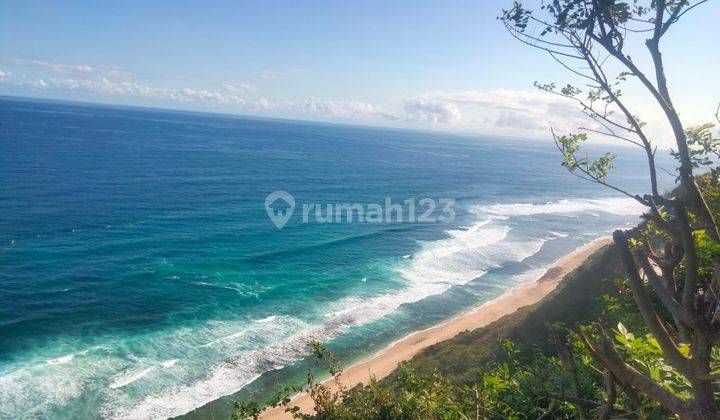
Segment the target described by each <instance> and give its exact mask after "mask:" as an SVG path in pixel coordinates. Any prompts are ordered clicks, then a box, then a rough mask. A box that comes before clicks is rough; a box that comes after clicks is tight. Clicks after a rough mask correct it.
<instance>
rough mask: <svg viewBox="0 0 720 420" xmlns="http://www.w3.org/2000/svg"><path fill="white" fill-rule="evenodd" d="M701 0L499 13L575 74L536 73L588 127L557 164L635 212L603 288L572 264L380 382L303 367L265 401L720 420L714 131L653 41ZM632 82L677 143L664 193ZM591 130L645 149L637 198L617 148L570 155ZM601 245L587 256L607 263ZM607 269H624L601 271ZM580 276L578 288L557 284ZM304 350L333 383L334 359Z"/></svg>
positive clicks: (371, 415) (379, 411)
mask: <svg viewBox="0 0 720 420" xmlns="http://www.w3.org/2000/svg"><path fill="white" fill-rule="evenodd" d="M702 3H704V1H698V2H695V3H693V4H691V3H690V2H689V1H687V0H661V1H657V0H653V1H650V2H641V1H639V0H633V1H630V2H623V1H615V0H552V1H548V2H544V3H543V4H542V7H540V10H539V12H533V11H531V10H527V9H526V8H525V7H524V6H523V5H522V4H521V3H519V2H515V3H514V5H513V7H512V8H511V9H510V10H506V11H503V14H502V16H501V17H500V19H501V21H502V22H503V23H504V25H505V27H506V29H507V30H508V31H509V32H510V34H511V35H513V36H514V37H516V38H517V39H518V40H520V41H521V42H524V43H526V44H528V45H530V46H532V47H535V48H538V49H541V50H543V51H546V52H547V53H549V54H550V55H551V56H552V57H553V58H554V59H555V60H556V61H558V62H560V63H561V64H562V65H563V66H564V68H566V69H567V70H568V71H569V72H570V74H571V75H572V76H573V77H576V78H579V79H581V80H582V82H583V85H582V86H583V87H582V88H580V87H576V86H574V85H573V84H565V85H564V87H562V88H559V89H558V88H557V86H556V84H554V83H549V84H542V83H536V86H537V87H538V88H540V89H541V90H544V91H546V92H549V93H552V94H556V95H559V96H562V97H564V98H566V99H568V100H571V101H574V102H576V103H577V104H578V105H579V108H580V110H581V111H582V112H583V113H584V114H585V115H587V116H588V117H589V119H590V120H591V121H592V122H593V124H591V125H589V126H588V127H581V128H579V129H578V130H579V131H578V132H576V133H568V134H556V133H555V132H553V137H554V140H555V144H556V145H557V147H558V150H559V152H560V154H561V156H562V159H561V164H562V165H563V166H564V167H565V168H567V169H568V171H570V172H571V173H572V174H574V175H576V176H578V177H580V178H582V179H584V180H587V181H590V182H594V183H597V184H600V185H603V186H605V187H607V188H611V189H613V190H615V191H617V192H619V193H622V194H625V195H627V196H629V197H631V198H633V199H635V200H637V201H638V202H640V203H641V204H642V205H644V206H645V207H646V208H647V210H646V213H645V215H644V216H643V217H644V221H643V223H641V225H640V226H638V227H637V228H636V229H634V230H632V231H621V230H618V231H616V232H614V234H613V238H614V243H615V244H614V250H613V251H612V255H613V256H612V258H613V261H615V264H610V265H608V264H607V263H604V264H597V263H595V264H594V265H593V261H590V263H589V264H590V266H591V268H592V270H596V277H595V280H598V279H601V278H613V277H615V280H614V283H613V285H612V286H613V287H609V286H608V285H609V283H607V282H605V283H602V282H587V281H586V282H578V281H577V279H578V278H582V277H583V276H579V275H578V273H577V272H576V273H574V274H573V275H572V276H570V277H573V278H575V279H576V281H572V279H571V280H570V281H568V280H567V279H566V281H565V283H564V286H563V288H562V289H561V290H559V291H558V292H557V293H556V294H554V295H553V296H552V297H551V298H550V299H548V300H546V301H545V302H542V303H541V304H539V305H536V306H535V307H533V308H528V309H526V310H523V311H520V312H519V313H518V314H514V315H513V316H511V317H507V318H506V319H503V320H501V321H499V322H498V323H495V324H494V325H491V326H489V327H487V328H483V329H482V330H478V331H473V332H468V333H466V334H462V335H460V336H458V337H457V338H455V339H453V340H450V341H449V342H448V343H442V344H440V345H438V346H434V347H432V348H430V349H429V350H428V351H426V352H425V353H423V354H422V355H420V356H418V357H416V359H414V360H413V361H412V362H410V363H406V364H401V365H400V366H399V368H398V370H397V372H396V373H395V374H393V375H392V376H391V377H390V378H388V379H387V380H384V381H382V382H379V381H373V382H372V383H370V384H369V385H367V386H365V387H358V388H356V389H351V390H348V389H344V388H343V387H342V386H341V384H339V383H338V384H337V391H332V390H331V389H330V388H328V387H327V386H324V385H322V384H318V383H317V382H316V381H315V380H314V376H313V374H312V373H309V374H308V380H307V382H306V384H304V385H303V386H300V387H291V388H288V389H286V390H284V391H283V392H281V393H279V394H278V396H277V398H275V399H274V400H273V401H271V402H270V405H286V404H288V403H289V399H288V396H289V395H291V394H293V393H295V392H299V391H305V392H308V393H309V394H310V395H311V397H312V399H313V401H314V403H315V412H314V413H300V412H299V409H298V408H297V407H290V408H288V410H289V411H290V412H291V413H293V414H294V415H295V416H296V417H299V418H318V419H326V418H327V419H331V418H332V419H337V418H340V419H389V418H392V419H395V418H398V419H404V418H407V419H415V418H438V419H470V418H474V419H479V418H498V419H503V418H513V419H516V418H518V419H519V418H567V417H579V418H582V419H589V418H598V419H609V418H668V417H673V416H676V417H680V418H687V419H706V418H707V419H715V418H720V408H719V403H720V386H719V385H720V384H719V382H718V381H720V347H718V343H719V342H720V230H719V226H718V223H717V220H718V218H719V217H720V193H719V192H718V191H719V189H718V182H719V180H718V177H719V175H720V167H718V160H719V159H720V139H718V138H717V135H716V133H715V132H714V131H713V130H714V126H713V125H712V124H704V125H701V126H698V127H690V128H687V127H684V126H683V124H682V121H681V119H680V117H679V115H678V112H677V111H676V110H675V108H674V106H673V102H672V98H671V95H670V92H669V89H668V82H667V78H666V75H665V74H664V70H663V69H664V65H663V58H662V54H661V52H660V43H661V40H662V38H663V36H665V35H666V34H667V33H668V31H670V29H671V28H672V26H673V25H675V24H676V23H678V22H680V21H681V20H682V17H683V16H684V15H685V14H686V13H687V12H689V11H690V10H692V9H694V8H695V7H696V6H699V5H701V4H702ZM630 36H643V37H648V38H647V39H646V40H645V46H646V47H647V52H648V53H649V59H650V62H651V65H652V69H651V70H650V73H646V72H645V71H643V70H642V69H641V68H640V67H639V66H638V64H637V63H636V62H635V61H633V58H632V57H636V56H638V55H639V53H638V52H633V53H632V54H630V52H629V51H627V49H628V45H637V43H634V42H627V41H628V38H629V37H630ZM648 74H651V75H650V76H649V75H648ZM630 82H633V83H636V84H638V85H639V86H640V88H642V89H644V90H645V92H646V93H648V94H649V96H650V97H651V98H652V99H653V101H654V105H655V106H657V107H658V109H660V110H661V111H662V114H663V115H664V116H665V118H666V123H667V125H668V126H669V127H670V129H671V134H672V137H673V138H674V140H675V146H676V150H674V151H673V152H672V153H673V156H675V158H676V159H677V161H678V164H679V167H678V171H677V172H678V177H677V179H678V184H679V185H678V187H677V188H676V189H675V190H674V191H673V192H672V193H670V194H664V195H663V194H661V193H660V192H659V189H658V181H657V169H658V168H656V165H655V153H656V150H657V147H656V145H655V144H653V142H652V140H651V137H650V136H649V135H648V134H647V125H646V124H645V123H644V122H643V121H642V120H641V118H640V117H639V116H638V115H637V114H636V113H635V112H633V110H632V108H631V106H630V105H629V104H628V103H627V102H626V101H625V99H624V97H623V91H622V89H621V86H622V85H623V84H625V83H630ZM716 118H717V119H718V121H719V122H720V117H718V115H717V113H716ZM588 134H593V135H602V136H606V137H608V138H611V139H615V140H617V141H620V142H624V143H628V144H630V145H632V146H634V147H638V148H640V149H641V150H643V152H644V153H645V155H646V156H647V164H648V169H649V171H648V173H649V179H648V181H649V193H648V194H644V195H637V194H633V193H630V192H628V191H624V190H623V189H621V188H619V187H618V186H616V185H614V184H613V183H612V167H613V159H614V155H612V154H609V153H607V154H602V155H601V156H599V157H597V158H594V159H593V158H590V157H588V156H587V155H583V154H582V144H583V142H585V141H586V140H587V139H588ZM696 171H697V172H703V173H705V174H704V175H702V176H696V174H695V172H696ZM609 252H610V251H607V250H606V251H604V253H603V254H602V255H600V256H596V257H595V258H599V259H604V258H611V257H610V256H609V255H610V254H609ZM618 266H619V267H621V268H622V270H621V273H612V271H613V270H612V269H609V268H608V267H618ZM587 267H588V266H587V265H586V269H587ZM618 274H619V276H618ZM585 278H586V279H587V276H585ZM578 285H582V287H584V288H586V289H582V290H581V291H577V290H576V291H575V293H573V294H570V293H569V290H571V289H568V288H573V287H578ZM603 287H608V289H607V290H603ZM598 296H600V297H599V298H597V299H596V301H595V304H589V301H588V300H587V299H590V300H592V299H593V298H596V297H598ZM573 298H578V301H577V302H573V301H572V299H573ZM541 324H542V325H541ZM311 345H312V346H313V349H314V351H315V355H316V357H317V360H318V362H319V363H321V364H322V365H323V366H325V367H327V368H328V369H329V370H330V372H331V375H333V376H335V377H336V378H337V374H338V372H339V370H338V367H337V365H336V362H335V361H334V359H333V358H332V356H331V355H328V354H327V352H326V351H325V349H324V348H323V347H322V345H321V344H319V343H311ZM260 409H261V407H260V406H258V405H256V404H244V403H238V404H237V406H236V414H235V417H236V418H247V417H256V416H257V415H258V414H259V413H260Z"/></svg>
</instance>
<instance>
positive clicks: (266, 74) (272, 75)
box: [260, 69, 284, 80]
mask: <svg viewBox="0 0 720 420" xmlns="http://www.w3.org/2000/svg"><path fill="white" fill-rule="evenodd" d="M283 74H284V73H283V72H282V71H280V70H272V69H267V70H263V71H261V72H260V77H261V78H263V79H266V80H272V79H276V78H278V77H280V76H282V75H283Z"/></svg>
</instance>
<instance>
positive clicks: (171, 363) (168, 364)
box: [160, 359, 178, 369]
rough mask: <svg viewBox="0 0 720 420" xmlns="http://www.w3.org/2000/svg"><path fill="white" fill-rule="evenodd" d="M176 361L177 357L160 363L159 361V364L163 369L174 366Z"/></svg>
mask: <svg viewBox="0 0 720 420" xmlns="http://www.w3.org/2000/svg"><path fill="white" fill-rule="evenodd" d="M177 362H178V359H172V360H166V361H164V362H162V363H160V366H162V367H164V368H165V369H168V368H171V367H173V366H175V365H176V364H177Z"/></svg>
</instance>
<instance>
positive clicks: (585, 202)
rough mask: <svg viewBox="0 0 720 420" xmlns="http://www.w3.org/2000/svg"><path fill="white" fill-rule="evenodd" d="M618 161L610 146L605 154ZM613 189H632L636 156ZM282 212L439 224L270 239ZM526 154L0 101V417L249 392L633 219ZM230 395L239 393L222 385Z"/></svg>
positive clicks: (124, 414)
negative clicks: (441, 204)
mask: <svg viewBox="0 0 720 420" xmlns="http://www.w3.org/2000/svg"><path fill="white" fill-rule="evenodd" d="M624 154H625V155H627V152H625V153H624ZM617 166H618V170H617V171H616V174H615V175H614V178H613V182H616V183H617V184H619V185H622V186H623V187H625V188H628V189H629V190H632V191H637V192H642V191H644V190H645V189H646V186H645V185H644V184H643V183H642V182H643V178H642V176H643V169H644V167H643V165H642V156H639V155H638V156H636V155H634V154H629V155H627V156H625V157H624V159H622V160H620V161H618V163H617ZM275 190H285V191H288V192H290V193H292V194H293V196H294V197H295V199H296V201H297V203H298V205H300V204H301V203H323V204H329V203H376V204H382V203H384V200H385V199H386V197H390V198H391V199H392V200H394V201H395V202H403V200H406V199H409V198H417V199H420V198H424V197H430V198H444V197H449V198H454V199H455V200H456V201H455V206H454V209H455V211H456V215H457V216H456V217H455V219H454V220H453V221H451V222H445V223H394V222H391V223H381V224H377V223H347V222H345V223H314V222H311V223H302V217H301V214H300V212H298V211H296V212H295V213H293V216H292V218H291V219H290V221H289V222H288V224H287V225H286V226H285V227H284V228H283V229H282V230H280V229H277V228H276V227H275V226H274V225H273V224H272V223H271V222H270V220H269V219H268V215H267V214H266V210H265V207H264V200H265V197H266V196H267V195H268V194H269V193H270V192H272V191H275ZM639 211H640V209H639V208H638V206H637V205H635V204H634V203H633V202H632V201H631V200H629V199H626V198H623V197H618V196H613V195H610V194H609V192H608V191H606V190H603V189H600V188H597V187H595V186H592V185H590V184H587V183H584V182H582V181H580V180H578V179H577V178H574V177H572V176H570V175H568V174H567V173H566V172H565V171H564V170H563V169H562V168H561V167H560V165H559V159H558V156H557V153H556V151H555V150H554V148H553V147H552V146H551V145H550V144H549V143H548V144H544V143H538V142H531V141H521V140H502V139H493V138H484V137H470V136H453V135H446V134H438V133H423V132H410V131H398V130H387V129H375V128H362V127H351V126H337V125H326V124H315V123H303V122H292V121H279V120H262V119H249V118H239V117H229V116H219V115H206V114H197V113H185V112H171V111H157V110H144V109H132V108H118V107H102V106H90V105H79V104H68V103H43V102H37V101H25V100H16V99H10V98H5V99H0V287H1V292H0V303H1V305H0V417H2V418H4V417H18V416H20V417H22V416H26V417H40V418H99V417H107V418H143V419H145V418H165V417H169V416H175V415H180V414H183V413H186V412H188V411H190V410H192V409H194V408H196V407H199V406H201V405H203V404H205V403H207V402H209V401H212V400H214V399H217V398H219V397H221V396H223V395H228V394H233V393H235V392H237V391H238V390H241V391H240V395H245V396H261V395H264V394H266V393H267V392H268V389H270V388H271V387H272V386H275V385H277V384H278V383H282V382H283V381H285V380H288V378H292V377H294V376H295V375H297V374H298V372H300V371H301V370H302V360H303V359H304V358H305V357H306V355H307V353H306V349H305V346H304V343H305V342H306V341H307V340H309V339H311V338H312V339H319V340H323V341H326V342H328V344H329V345H330V346H331V348H332V349H333V350H334V351H336V352H337V353H338V354H339V355H340V356H341V357H342V358H344V359H345V360H353V359H356V358H358V357H360V356H362V355H364V354H367V353H368V352H372V351H375V350H378V349H379V348H382V346H384V345H386V344H387V343H389V342H390V341H392V340H395V339H398V338H400V337H401V336H403V335H404V334H407V333H408V332H411V331H414V330H417V329H419V328H423V327H426V326H428V325H431V324H433V323H436V322H438V321H440V320H443V319H447V318H449V317H451V316H453V315H455V314H457V313H459V312H461V311H462V310H464V309H467V308H470V307H472V306H474V305H478V304H480V303H482V302H484V301H487V300H489V299H492V298H494V297H497V296H499V295H500V294H501V293H502V292H503V291H505V290H507V289H508V288H510V287H513V286H515V285H518V284H521V283H523V282H527V281H532V280H534V279H536V278H537V277H539V276H540V275H541V274H542V273H543V270H544V269H545V268H546V267H547V266H548V265H549V264H550V263H552V261H554V260H555V259H556V258H558V257H559V256H561V255H563V254H565V253H567V252H568V251H570V250H572V249H574V248H576V247H577V246H579V245H581V244H583V243H586V242H589V241H590V240H592V239H594V238H596V237H598V236H601V235H605V234H607V233H609V232H610V231H611V230H612V229H613V228H615V227H622V226H631V225H634V224H635V223H636V222H637V216H638V214H639ZM243 393H244V394H243Z"/></svg>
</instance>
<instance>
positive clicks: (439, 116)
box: [404, 99, 462, 124]
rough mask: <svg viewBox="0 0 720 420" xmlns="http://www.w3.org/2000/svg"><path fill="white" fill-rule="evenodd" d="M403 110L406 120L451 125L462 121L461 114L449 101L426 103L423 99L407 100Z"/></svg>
mask: <svg viewBox="0 0 720 420" xmlns="http://www.w3.org/2000/svg"><path fill="white" fill-rule="evenodd" d="M404 110H405V112H406V113H407V119H408V120H410V121H420V122H429V123H433V124H434V123H453V122H457V121H460V120H461V119H462V113H461V112H460V110H459V109H458V108H457V106H455V104H453V103H451V102H449V101H428V100H425V99H415V100H409V101H407V102H406V103H405V106H404Z"/></svg>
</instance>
